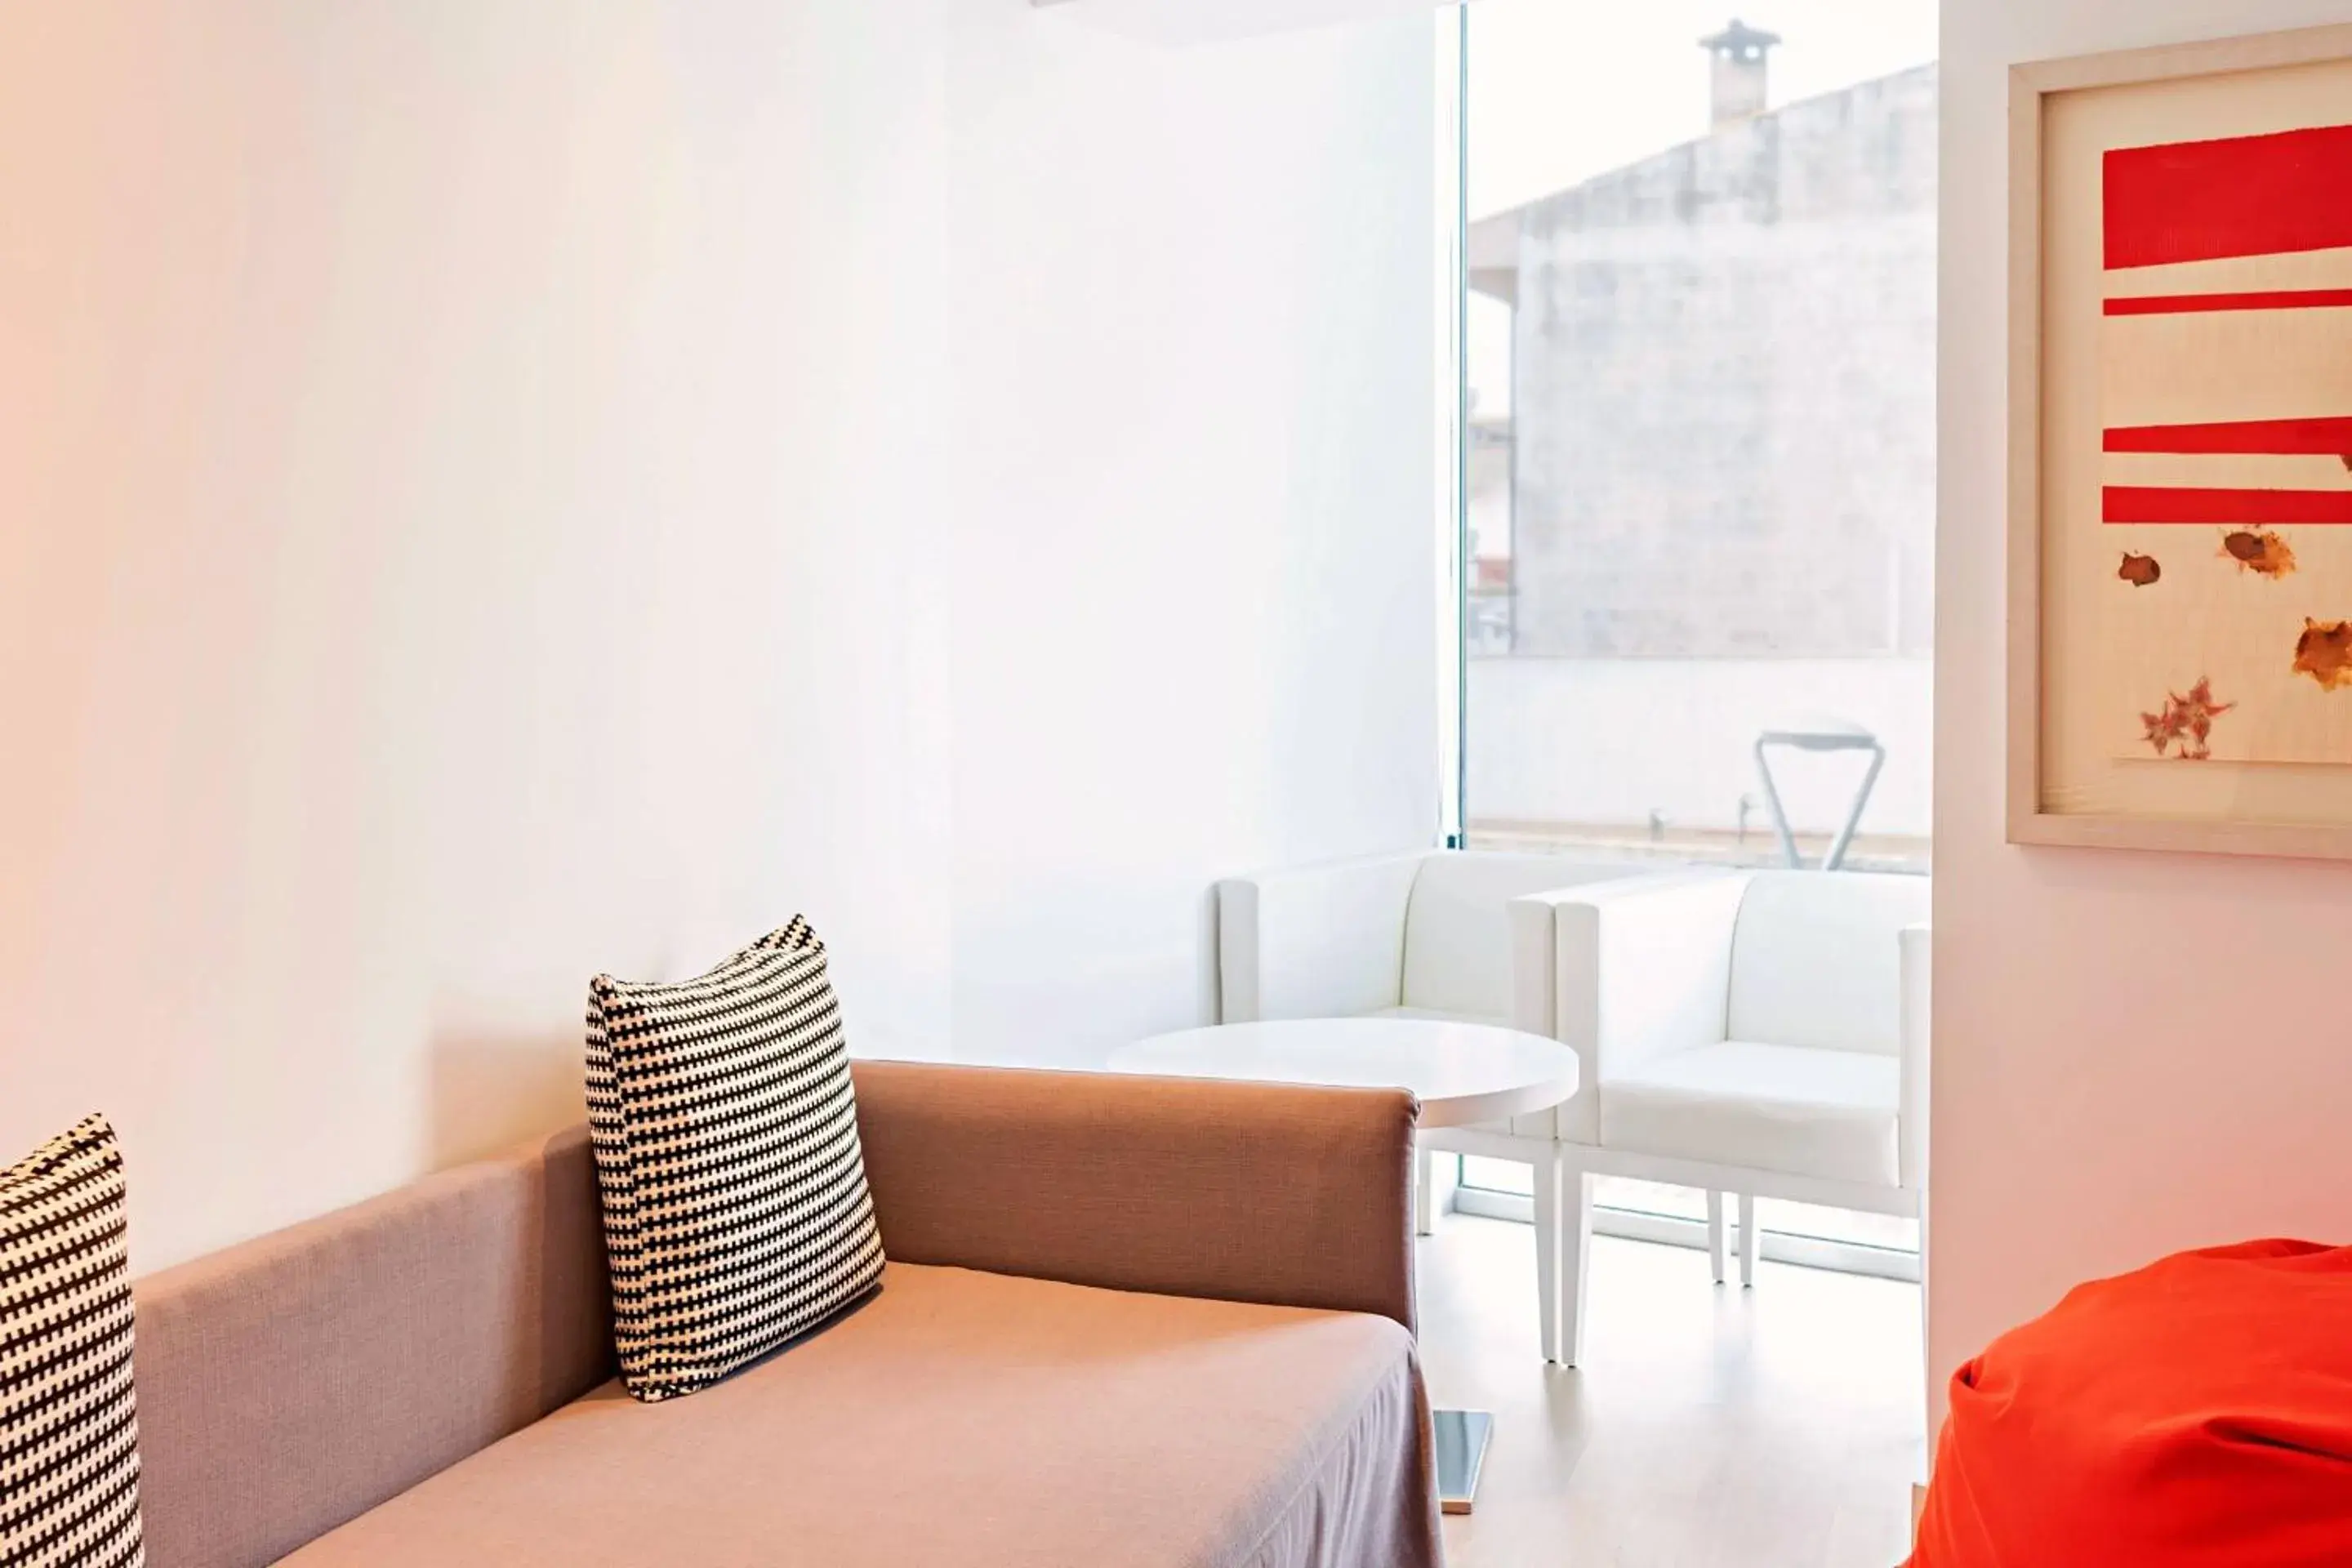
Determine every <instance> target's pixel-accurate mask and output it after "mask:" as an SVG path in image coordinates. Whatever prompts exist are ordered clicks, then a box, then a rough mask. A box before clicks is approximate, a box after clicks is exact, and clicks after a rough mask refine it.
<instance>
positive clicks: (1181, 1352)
mask: <svg viewBox="0 0 2352 1568" xmlns="http://www.w3.org/2000/svg"><path fill="white" fill-rule="evenodd" d="M1426 1421H1427V1415H1426V1413H1425V1405H1424V1403H1423V1395H1422V1389H1421V1380H1420V1373H1419V1370H1418V1367H1417V1365H1416V1363H1415V1362H1414V1359H1413V1350H1412V1339H1411V1337H1410V1336H1409V1335H1408V1334H1407V1333H1406V1332H1405V1331H1404V1330H1403V1329H1402V1328H1401V1327H1400V1326H1399V1325H1397V1324H1396V1323H1394V1322H1391V1321H1389V1320H1387V1319H1385V1318H1379V1317H1373V1316H1370V1315H1363V1314H1356V1313H1340V1312H1325V1311H1317V1310H1307V1309H1302V1308H1294V1307H1267V1306H1255V1305H1247V1304H1243V1303H1237V1302H1231V1301H1212V1300H1189V1299H1181V1298H1176V1297H1166V1296H1150V1295H1142V1294H1136V1293H1130V1292H1125V1291H1117V1290H1104V1289H1092V1288H1089V1287H1086V1286H1077V1285H1066V1284H1061V1283H1057V1282H1053V1281H1047V1280H1038V1279H1014V1278H1012V1277H1010V1276H1005V1275H997V1274H983V1273H978V1272H974V1271H971V1270H967V1269H961V1268H929V1267H922V1266H917V1265H909V1264H900V1263H894V1264H892V1265H890V1266H889V1267H888V1268H887V1271H886V1273H885V1276H884V1283H883V1287H882V1289H881V1291H880V1292H879V1294H877V1296H875V1297H874V1298H873V1299H872V1300H869V1301H868V1302H866V1304H865V1305H864V1306H862V1307H860V1308H859V1309H858V1310H856V1311H854V1312H852V1313H850V1314H849V1315H848V1316H846V1317H845V1318H843V1319H842V1320H841V1321H838V1322H837V1323H835V1325H834V1326H833V1327H832V1328H830V1329H829V1330H827V1331H825V1332H824V1334H822V1335H819V1336H817V1337H816V1338H814V1339H812V1340H808V1341H806V1342H803V1343H801V1344H798V1345H795V1346H793V1348H791V1349H790V1350H787V1351H786V1352H783V1353H782V1354H781V1355H778V1356H776V1357H774V1358H772V1359H771V1360H769V1361H766V1362H764V1363H761V1364H759V1365H757V1366H754V1367H751V1368H749V1369H747V1370H745V1371H744V1372H743V1373H740V1375H738V1376H736V1377H734V1378H732V1379H730V1380H729V1381H727V1382H725V1383H723V1384H719V1385H717V1386H715V1387H713V1388H711V1389H709V1390H707V1391H706V1392H704V1393H703V1394H699V1395H698V1396H697V1397H695V1398H693V1399H688V1400H678V1401H674V1402H671V1403H668V1404H664V1405H636V1404H633V1403H632V1402H630V1401H629V1400H628V1399H626V1398H625V1397H623V1396H622V1395H621V1394H620V1391H619V1390H618V1389H616V1388H614V1387H612V1386H610V1385H608V1386H607V1387H605V1388H604V1389H602V1390H599V1391H597V1392H595V1393H593V1394H590V1395H589V1396H588V1397H586V1398H584V1399H583V1400H581V1401H579V1402H578V1403H576V1404H573V1405H569V1406H567V1407H565V1408H564V1409H562V1410H559V1411H557V1412H556V1413H555V1414H554V1415H551V1416H550V1417H549V1418H548V1419H547V1420H545V1421H542V1422H540V1423H539V1424H538V1425H537V1426H531V1427H529V1428H526V1429H525V1430H523V1431H521V1432H519V1433H517V1434H516V1435H515V1436H511V1437H509V1438H507V1439H506V1440H505V1441H503V1442H501V1443H499V1444H497V1445H496V1446H494V1447H490V1448H488V1449H485V1450H484V1451H482V1452H481V1453H479V1454H477V1455H475V1456H474V1457H472V1458H469V1459H467V1460H466V1461H464V1462H463V1463H461V1464H459V1465H457V1467H456V1468H452V1469H449V1470H446V1471H444V1472H443V1473H442V1474H440V1475H438V1476H436V1477H434V1478H433V1479H430V1480H428V1481H426V1482H425V1483H424V1484H423V1485H421V1486H418V1487H416V1488H415V1489H413V1490H411V1491H408V1492H406V1493H404V1494H403V1495H402V1496H400V1497H397V1498H394V1500H392V1501H390V1502H388V1503H386V1504H384V1505H383V1507H381V1508H379V1509H377V1510H374V1511H373V1512H371V1513H368V1514H365V1515H363V1516H362V1517H361V1518H359V1519H356V1520H354V1521H352V1522H351V1523H349V1524H347V1525H345V1526H344V1527H342V1528H341V1529H340V1530H337V1531H333V1532H332V1533H331V1534H329V1535H326V1536H324V1537H322V1538H321V1539H320V1540H319V1541H317V1542H312V1543H311V1544H310V1546H309V1547H307V1548H305V1549H304V1550H302V1551H300V1552H297V1553H295V1554H294V1555H293V1556H292V1557H291V1558H289V1559H288V1560H287V1561H288V1563H289V1564H292V1565H294V1568H360V1565H362V1564H364V1565H368V1568H391V1565H394V1564H398V1565H400V1568H411V1565H413V1564H416V1563H434V1564H436V1568H474V1565H483V1568H488V1565H490V1564H497V1565H499V1568H534V1565H537V1564H547V1565H550V1568H559V1565H560V1568H640V1565H642V1564H645V1563H676V1564H686V1565H694V1564H704V1563H708V1564H712V1565H717V1564H727V1565H729V1568H753V1565H757V1564H765V1563H775V1564H780V1565H781V1564H797V1563H824V1564H825V1565H826V1568H885V1565H887V1568H900V1565H902V1564H908V1563H922V1564H925V1565H926V1568H1033V1565H1036V1564H1061V1563H1086V1564H1088V1565H1090V1568H1160V1565H1165V1568H1178V1565H1180V1564H1181V1565H1184V1568H1223V1565H1226V1564H1235V1565H1239V1564H1250V1565H1259V1564H1264V1565H1266V1568H1275V1565H1282V1568H1292V1565H1297V1568H1309V1565H1311V1568H1342V1565H1348V1568H1353V1565H1357V1564H1365V1563H1381V1564H1382V1565H1383V1568H1435V1563H1436V1562H1437V1548H1436V1537H1435V1529H1434V1524H1435V1521H1434V1517H1433V1508H1434V1503H1433V1498H1432V1493H1431V1488H1430V1477H1429V1474H1428V1471H1427V1465H1428V1452H1429V1450H1428V1438H1427V1435H1426V1427H1425V1423H1426Z"/></svg>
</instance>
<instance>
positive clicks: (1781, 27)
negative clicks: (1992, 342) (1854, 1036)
mask: <svg viewBox="0 0 2352 1568" xmlns="http://www.w3.org/2000/svg"><path fill="white" fill-rule="evenodd" d="M1463 26H1464V30H1465V38H1466V43H1465V66H1464V71H1463V79H1464V82H1465V123H1466V132H1465V134H1466V150H1465V156H1464V160H1463V163H1464V184H1465V191H1464V196H1463V205H1464V208H1465V213H1466V216H1467V227H1466V236H1465V243H1464V253H1463V271H1464V274H1465V291H1464V298H1463V301H1462V315H1461V321H1462V323H1463V326H1462V331H1463V342H1464V360H1465V380H1466V387H1465V397H1464V404H1465V409H1464V417H1463V428H1462V431H1461V446H1460V453H1461V461H1462V463H1463V466H1464V479H1463V488H1464V491H1465V498H1464V510H1465V518H1464V524H1465V532H1466V536H1467V539H1466V549H1465V580H1464V584H1463V591H1464V598H1465V615H1464V617H1463V655H1464V679H1463V719H1462V773H1463V791H1462V794H1463V798H1462V802H1461V809H1462V814H1463V823H1464V836H1463V837H1464V841H1465V843H1467V844H1468V845H1469V846H1470V847H1474V848H1509V849H1548V850H1558V851H1559V852H1562V853H1569V854H1575V855H1578V856H1580V857H1583V858H1594V857H1610V858H1626V859H1635V860H1638V859H1648V858H1656V859H1661V860H1669V861H1692V860H1698V861H1710V862H1719V863H1727V864H1740V865H1779V864H1787V863H1790V861H1791V860H1796V861H1799V862H1801V863H1803V864H1807V865H1819V864H1821V863H1822V861H1823V860H1824V858H1829V859H1831V860H1832V861H1833V862H1834V863H1841V864H1843V866H1845V867H1846V868H1852V869H1882V870H1908V871H1925V870H1926V869H1927V865H1928V803H1929V798H1930V781H1931V777H1932V772H1933V769H1932V755H1931V749H1930V748H1931V742H1932V711H1931V709H1932V704H1931V689H1932V665H1931V657H1932V648H1933V632H1934V628H1933V604H1934V579H1933V572H1934V552H1935V485H1936V449H1935V440H1936V435H1935V367H1936V157H1937V67H1936V64H1935V53H1936V29H1937V6H1936V4H1935V0H1771V6H1770V10H1769V12H1766V11H1758V12H1755V13H1753V14H1752V15H1751V16H1748V17H1746V18H1745V19H1735V18H1733V17H1731V16H1728V15H1727V12H1726V10H1725V7H1724V4H1723V0H1656V3H1654V4H1649V5H1624V6H1602V5H1561V4H1559V0H1482V3H1481V4H1480V5H1476V6H1474V7H1469V8H1468V9H1467V16H1466V21H1465V23H1464V25H1463ZM1462 1179H1463V1181H1464V1183H1465V1197H1466V1198H1467V1199H1468V1200H1469V1201H1468V1202H1465V1205H1464V1206H1465V1207H1481V1206H1483V1207H1485V1208H1486V1210H1487V1211H1488V1212H1501V1213H1511V1212H1519V1213H1523V1212H1525V1206H1526V1205H1525V1194H1527V1193H1528V1191H1529V1190H1530V1189H1529V1175H1528V1170H1527V1168H1526V1167H1524V1166H1519V1165H1513V1164H1510V1163H1504V1162H1496V1161H1487V1160H1478V1159H1475V1158H1474V1159H1466V1160H1465V1161H1464V1162H1463V1164H1462ZM1599 1197H1600V1199H1601V1204H1602V1205H1603V1212H1602V1214H1601V1216H1600V1221H1599V1223H1600V1224H1601V1226H1602V1228H1604V1229H1610V1230H1614V1231H1617V1232H1619V1233H1621V1234H1634V1235H1646V1236H1651V1237H1661V1236H1671V1238H1673V1239H1678V1240H1690V1239H1693V1237H1694V1231H1695V1224H1696V1222H1699V1221H1702V1220H1703V1219H1704V1217H1705V1213H1706V1209H1705V1199H1704V1196H1703V1194H1699V1193H1696V1192H1692V1191H1687V1190H1685V1189H1681V1188H1675V1187H1663V1186H1658V1185H1655V1184H1649V1183H1641V1182H1631V1181H1623V1180H1619V1179H1615V1178H1610V1179H1606V1180H1604V1181H1603V1182H1602V1183H1601V1185H1600V1192H1599ZM1482 1199H1483V1200H1484V1201H1483V1202H1482V1201H1481V1200H1482ZM1761 1217H1762V1219H1763V1222H1764V1224H1765V1226H1766V1228H1767V1229H1768V1230H1769V1231H1772V1232H1775V1233H1778V1234H1779V1235H1780V1237H1782V1238H1783V1239H1785V1240H1790V1247H1794V1248H1795V1250H1797V1251H1798V1252H1800V1253H1802V1252H1804V1250H1805V1248H1806V1247H1811V1248H1812V1249H1813V1252H1812V1256H1815V1257H1816V1258H1821V1259H1822V1260H1827V1261H1833V1262H1835V1261H1843V1262H1844V1263H1846V1264H1847V1265H1848V1266H1853V1267H1866V1268H1880V1269H1882V1271H1889V1272H1898V1273H1899V1272H1906V1271H1911V1272H1915V1273H1916V1247H1917V1229H1918V1227H1917V1226H1916V1223H1915V1222H1912V1221H1908V1220H1896V1219H1892V1218H1887V1217H1885V1216H1880V1215H1858V1214H1845V1213H1842V1212H1839V1211H1832V1210H1823V1209H1817V1208H1812V1207H1810V1206H1808V1205H1797V1204H1780V1203H1770V1202H1767V1203H1766V1204H1765V1205H1763V1208H1762V1211H1761ZM1788 1249H1789V1248H1787V1247H1784V1248H1783V1250H1788ZM1823 1249H1827V1250H1826V1253H1825V1252H1824V1250H1823ZM1906 1250H1907V1251H1908V1252H1909V1253H1911V1254H1913V1255H1914V1256H1912V1257H1911V1258H1909V1259H1908V1260H1907V1261H1903V1260H1901V1255H1902V1254H1904V1253H1905V1252H1906ZM1890 1257H1891V1258H1897V1259H1898V1261H1896V1262H1895V1264H1893V1265H1891V1266H1890V1265H1888V1263H1887V1259H1888V1258H1890Z"/></svg>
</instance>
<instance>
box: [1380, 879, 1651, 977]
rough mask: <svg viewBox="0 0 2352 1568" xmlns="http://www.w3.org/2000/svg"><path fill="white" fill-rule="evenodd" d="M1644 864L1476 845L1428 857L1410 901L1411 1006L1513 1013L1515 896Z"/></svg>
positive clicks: (1407, 966) (1407, 970)
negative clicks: (1494, 849) (1511, 905)
mask: <svg viewBox="0 0 2352 1568" xmlns="http://www.w3.org/2000/svg"><path fill="white" fill-rule="evenodd" d="M1642 870H1643V867H1642V866H1639V865H1633V864H1627V863H1624V862H1621V861H1586V860H1577V859H1572V858H1569V857H1567V856H1561V855H1504V854H1495V853H1490V852H1484V851H1478V850H1469V851H1461V852H1456V853H1450V854H1436V855H1432V856H1430V857H1428V858H1426V859H1424V860H1423V861H1422V863H1421V868H1420V870H1419V871H1417V872H1416V873H1415V874H1414V876H1413V879H1412V897H1411V899H1410V900H1407V902H1406V905H1405V922H1404V986H1403V994H1404V1005H1406V1006H1408V1007H1427V1008H1431V1009H1433V1010H1434V1011H1437V1012H1441V1013H1458V1014H1465V1015H1468V1016H1474V1017H1484V1018H1496V1019H1507V1018H1508V1017H1510V1016H1511V1011H1512V1009H1511V924H1510V915H1509V912H1508V908H1507V906H1508V904H1509V902H1510V900H1513V899H1516V898H1519V897H1522V896H1524V895H1526V894H1528V893H1543V892H1550V891H1552V890H1554V889H1560V888H1577V887H1582V886H1583V885H1584V884H1586V883H1588V882H1602V881H1608V880H1611V879H1615V878H1620V877H1630V876H1635V875H1639V874H1640V873H1641V872H1642Z"/></svg>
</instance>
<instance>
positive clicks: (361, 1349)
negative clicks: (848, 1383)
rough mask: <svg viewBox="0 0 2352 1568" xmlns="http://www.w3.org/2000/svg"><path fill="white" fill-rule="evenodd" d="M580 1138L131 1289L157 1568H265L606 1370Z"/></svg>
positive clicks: (146, 1514)
mask: <svg viewBox="0 0 2352 1568" xmlns="http://www.w3.org/2000/svg"><path fill="white" fill-rule="evenodd" d="M603 1226H604V1221H603V1216H602V1213H601V1211H600V1209H599V1206H598V1200H597V1194H596V1180H595V1173H594V1165H593V1160H592V1158H591V1155H590V1152H589V1144H588V1135H587V1130H586V1129H585V1128H574V1129H572V1131H568V1132H562V1133H558V1134H556V1135H555V1136H553V1137H551V1138H549V1139H547V1140H546V1141H544V1142H541V1143H538V1144H535V1145H533V1146H531V1147H530V1148H529V1149H526V1150H523V1151H520V1152H517V1153H515V1154H511V1155H509V1156H506V1157H504V1158H501V1159H498V1160H491V1161H487V1162H484V1163H480V1164H474V1165H467V1166H465V1167H463V1168H462V1169H459V1170H455V1171H450V1172H446V1173H443V1174H441V1175H438V1176H433V1177H428V1178H427V1179H425V1181H422V1182H419V1183H416V1184H413V1185H410V1186H406V1187H403V1188H401V1189H400V1190H399V1191H397V1192H394V1193H389V1194H385V1195H384V1196H383V1197H381V1198H376V1199H373V1200H372V1201H370V1202H368V1203H363V1204H361V1205H358V1206H357V1207H355V1208H349V1209H345V1210H343V1211H341V1213H338V1214H332V1215H327V1216H326V1217H324V1218H322V1219H317V1220H312V1221H310V1223H308V1224H305V1225H299V1226H294V1227H293V1228H291V1229H289V1230H284V1231H279V1232H278V1233H276V1234H275V1235H271V1236H266V1237H261V1238H260V1239H258V1240H256V1241H250V1242H247V1243H246V1244H244V1245H243V1246H239V1247H231V1248H229V1249H228V1250H226V1251H225V1252H220V1253H215V1254H214V1255H213V1256H211V1257H209V1258H199V1259H197V1260H196V1261H194V1262H193V1263H188V1264H184V1265H182V1266H181V1267H179V1268H170V1269H166V1270H164V1271H163V1272H162V1273H159V1274H153V1275H150V1276H148V1277H147V1278H145V1279H140V1280H137V1281H135V1282H134V1284H133V1286H132V1294H133V1295H134V1296H135V1298H136V1299H137V1303H138V1320H137V1324H136V1327H135V1331H134V1332H135V1338H134V1342H133V1345H132V1350H131V1364H132V1374H133V1376H134V1378H135V1379H136V1383H137V1387H138V1397H139V1447H140V1463H141V1468H142V1478H141V1482H140V1494H141V1509H140V1511H141V1514H142V1524H143V1526H144V1529H145V1531H146V1537H147V1560H148V1561H149V1562H151V1563H155V1564H156V1565H157V1568H259V1565H260V1564H263V1563H271V1562H275V1561H276V1560H277V1559H278V1558H279V1557H282V1556H284V1555H286V1554H287V1553H288V1552H292V1551H293V1550H294V1549H295V1548H297V1547H299V1546H300V1545H302V1544H303V1543H305V1542H309V1541H310V1540H312V1539H314V1538H316V1537H318V1536H320V1535H321V1534H324V1533H325V1532H326V1531H330V1530H331V1529H333V1528H334V1527H335V1526H337V1525H339V1524H341V1523H342V1522H343V1521H346V1520H350V1519H352V1518H355V1517H357V1516H358V1515H360V1514H362V1513H364V1512H365V1511H367V1510H369V1509H371V1508H373V1507H374V1506H375V1505H376V1504H378V1503H380V1502H383V1500H386V1499H387V1498H390V1497H392V1496H393V1495H394V1494H395V1493H397V1492H401V1491H404V1490H406V1489H408V1488H410V1487H412V1486H414V1485H415V1484H416V1483H417V1482H419V1481H421V1480H423V1479H425V1478H426V1477H427V1476H430V1475H433V1474H435V1473H436V1471H439V1470H442V1469H445V1468H447V1467H449V1466H450V1465H453V1464H455V1463H457V1461H458V1460H459V1459H462V1458H465V1457H466V1456H467V1455H468V1454H471V1453H474V1452H476V1451H477V1450H478V1449H481V1448H483V1447H488V1445H490V1444H491V1443H494V1442H496V1441H498V1440H499V1438H500V1437H503V1436H506V1435H507V1434H509V1433H510V1432H514V1431H516V1430H519V1429H520V1428H521V1427H523V1426H529V1425H530V1423H531V1422H533V1421H536V1420H538V1419H539V1418H540V1417H541V1416H542V1415H547V1414H548V1413H549V1412H550V1411H552V1410H554V1409H556V1408H558V1407H559V1406H561V1405H567V1404H569V1403H571V1402H572V1400H573V1399H576V1398H578V1397H579V1396H580V1395H581V1394H584V1393H586V1392H587V1391H588V1390H590V1389H592V1388H593V1387H595V1386H596V1385H597V1384H601V1383H603V1382H604V1381H605V1380H606V1379H608V1378H610V1377H611V1376H612V1375H613V1373H614V1365H613V1331H612V1320H611V1306H610V1303H611V1299H612V1288H611V1285H610V1283H609V1281H608V1279H607V1277H606V1274H605V1268H604V1228H603Z"/></svg>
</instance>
